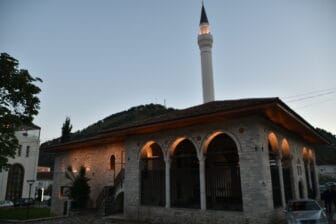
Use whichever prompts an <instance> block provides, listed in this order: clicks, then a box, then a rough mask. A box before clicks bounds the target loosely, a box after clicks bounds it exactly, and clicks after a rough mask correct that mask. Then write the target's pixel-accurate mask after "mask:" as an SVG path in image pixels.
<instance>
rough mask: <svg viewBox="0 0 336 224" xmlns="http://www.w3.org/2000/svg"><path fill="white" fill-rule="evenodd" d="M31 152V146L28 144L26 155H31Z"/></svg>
mask: <svg viewBox="0 0 336 224" xmlns="http://www.w3.org/2000/svg"><path fill="white" fill-rule="evenodd" d="M29 152H30V146H29V145H27V148H26V157H29Z"/></svg>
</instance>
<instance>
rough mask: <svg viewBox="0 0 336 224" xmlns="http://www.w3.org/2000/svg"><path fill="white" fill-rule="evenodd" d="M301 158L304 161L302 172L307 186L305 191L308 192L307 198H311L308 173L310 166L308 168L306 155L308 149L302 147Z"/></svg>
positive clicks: (310, 184) (310, 183)
mask: <svg viewBox="0 0 336 224" xmlns="http://www.w3.org/2000/svg"><path fill="white" fill-rule="evenodd" d="M302 157H303V161H304V170H305V176H306V186H307V191H308V197H309V198H311V195H312V191H313V189H312V182H311V178H310V175H311V173H310V172H309V169H310V166H309V154H308V149H307V148H306V147H303V149H302Z"/></svg>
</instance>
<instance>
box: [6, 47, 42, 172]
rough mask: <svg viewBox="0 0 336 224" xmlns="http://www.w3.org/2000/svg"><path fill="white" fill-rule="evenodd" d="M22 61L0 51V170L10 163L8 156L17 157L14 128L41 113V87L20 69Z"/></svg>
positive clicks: (36, 80)
mask: <svg viewBox="0 0 336 224" xmlns="http://www.w3.org/2000/svg"><path fill="white" fill-rule="evenodd" d="M18 66H19V62H18V60H16V59H15V58H13V57H11V56H9V55H8V54H6V53H1V55H0V171H1V170H2V169H7V168H8V167H9V164H8V158H9V157H11V158H14V157H15V152H16V150H17V149H18V147H19V143H18V140H17V138H16V137H15V131H16V130H17V129H18V128H19V127H20V126H21V125H24V124H30V123H31V122H32V121H33V117H34V116H35V115H37V114H38V110H39V109H40V100H39V98H38V97H37V94H39V93H40V92H41V89H40V88H39V87H38V86H36V85H35V84H34V83H35V82H42V80H41V79H40V78H37V77H36V78H33V77H32V76H31V75H30V74H29V72H28V71H27V70H23V69H18Z"/></svg>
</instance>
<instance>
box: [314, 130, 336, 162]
mask: <svg viewBox="0 0 336 224" xmlns="http://www.w3.org/2000/svg"><path fill="white" fill-rule="evenodd" d="M316 130H317V131H318V132H319V133H320V135H322V136H323V137H325V138H326V139H327V140H328V141H329V142H330V145H320V146H318V147H316V148H315V153H316V163H317V165H323V164H333V165H336V136H335V135H334V134H332V133H330V132H328V131H326V130H323V129H320V128H316Z"/></svg>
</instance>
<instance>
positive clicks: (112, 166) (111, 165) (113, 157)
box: [110, 155, 115, 171]
mask: <svg viewBox="0 0 336 224" xmlns="http://www.w3.org/2000/svg"><path fill="white" fill-rule="evenodd" d="M110 170H113V171H115V156H114V155H112V156H111V158H110Z"/></svg>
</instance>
